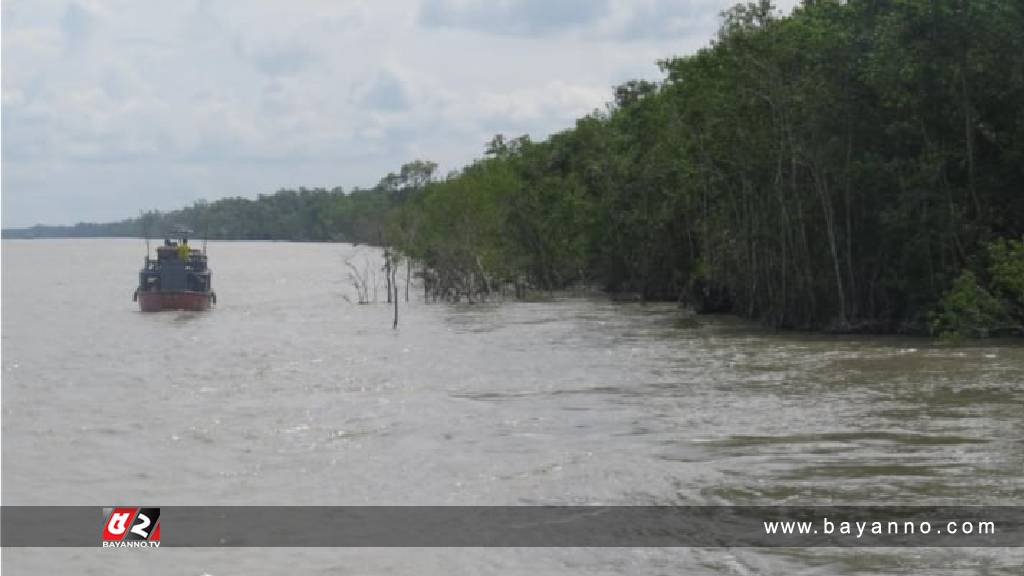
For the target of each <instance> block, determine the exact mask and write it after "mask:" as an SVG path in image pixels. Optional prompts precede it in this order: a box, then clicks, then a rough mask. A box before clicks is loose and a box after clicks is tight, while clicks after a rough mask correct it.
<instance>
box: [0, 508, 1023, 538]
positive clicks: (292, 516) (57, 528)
mask: <svg viewBox="0 0 1024 576" xmlns="http://www.w3.org/2000/svg"><path fill="white" fill-rule="evenodd" d="M147 504H150V505H151V504H152V503H147ZM826 519H827V520H828V521H829V522H831V524H832V529H833V533H832V534H825V533H824V531H825V530H826V523H825V520H826ZM771 522H810V523H811V524H810V527H811V529H812V530H814V531H815V532H813V533H806V534H783V533H781V532H778V531H777V533H776V534H768V533H766V527H765V523H771ZM844 522H846V523H849V524H848V525H847V526H848V527H850V529H851V533H850V534H842V533H841V531H842V528H843V523H844ZM858 522H861V523H866V524H864V530H863V533H862V534H860V535H859V536H858V531H859V526H858V524H857V523H858ZM874 522H881V523H882V526H883V529H888V528H889V524H888V523H889V522H895V523H897V525H898V526H899V527H900V530H901V531H902V530H904V529H905V528H906V527H907V526H913V528H914V530H913V531H914V533H913V534H907V533H902V532H901V533H899V534H886V533H883V534H881V535H875V534H871V529H872V526H873V524H872V523H874ZM949 522H955V523H956V527H957V528H960V527H963V526H964V525H965V523H967V524H969V525H970V526H971V527H972V530H973V531H974V533H972V534H964V533H962V532H961V533H957V534H950V533H948V531H947V525H948V523H949ZM989 522H990V523H991V525H992V527H994V530H995V533H994V534H992V533H980V530H981V529H980V528H979V526H981V523H989ZM102 524H103V514H102V507H98V506H97V507H91V506H3V507H2V509H0V544H2V545H3V546H4V547H25V546H49V547H53V546H64V547H68V546H71V547H78V546H87V547H96V546H100V543H101V536H102V531H103V526H102ZM925 525H927V526H928V527H929V529H930V531H929V533H927V534H922V533H921V532H922V529H921V528H922V527H923V526H925ZM160 526H161V546H173V547H235V546H239V547H240V546H246V547H701V548H705V547H706V548H713V547H822V546H841V547H859V546H875V547H917V546H937V547H1019V546H1022V545H1024V507H1021V506H945V507H937V506H909V507H908V506H904V507H891V506H872V507H860V506H858V507H854V506H830V507H803V506H801V507H796V506H322V507H318V506H174V507H164V508H161V513H160Z"/></svg>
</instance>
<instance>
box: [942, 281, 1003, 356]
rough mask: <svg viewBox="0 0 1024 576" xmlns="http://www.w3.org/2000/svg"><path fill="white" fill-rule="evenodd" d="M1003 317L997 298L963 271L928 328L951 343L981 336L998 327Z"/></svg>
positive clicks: (944, 297)
mask: <svg viewBox="0 0 1024 576" xmlns="http://www.w3.org/2000/svg"><path fill="white" fill-rule="evenodd" d="M1005 317H1006V310H1005V309H1004V308H1003V306H1002V304H1001V303H1000V302H999V300H997V299H995V298H994V297H992V295H991V294H989V293H988V291H987V290H985V289H984V288H983V287H981V286H980V285H979V284H978V279H977V278H976V277H975V276H974V273H973V272H971V271H970V270H964V271H963V273H961V274H960V277H959V278H957V279H956V281H954V282H953V287H952V288H950V289H949V291H947V292H946V293H945V295H943V297H942V299H941V300H940V301H939V304H938V307H937V309H936V310H935V311H934V312H933V314H932V315H931V329H932V333H934V334H938V335H939V337H940V338H942V339H944V340H948V341H953V342H958V341H960V340H963V339H964V338H983V337H986V336H988V335H989V334H990V333H991V332H992V331H993V330H995V329H997V328H998V327H999V326H1001V325H1002V323H1003V321H1004V319H1005Z"/></svg>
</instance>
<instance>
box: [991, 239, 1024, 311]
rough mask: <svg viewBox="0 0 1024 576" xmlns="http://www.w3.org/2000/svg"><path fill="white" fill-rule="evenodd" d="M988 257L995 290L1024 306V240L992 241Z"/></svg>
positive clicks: (1017, 304) (1019, 305)
mask: <svg viewBox="0 0 1024 576" xmlns="http://www.w3.org/2000/svg"><path fill="white" fill-rule="evenodd" d="M988 257H989V268H988V272H989V274H990V275H991V276H992V287H993V289H994V290H995V292H996V293H997V294H999V295H1001V296H1003V297H1004V298H1006V299H1007V300H1009V301H1010V302H1011V304H1012V305H1014V306H1016V307H1018V308H1020V307H1022V306H1024V241H1021V240H998V241H996V242H992V243H991V244H989V245H988Z"/></svg>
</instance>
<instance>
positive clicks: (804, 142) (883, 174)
mask: <svg viewBox="0 0 1024 576" xmlns="http://www.w3.org/2000/svg"><path fill="white" fill-rule="evenodd" d="M660 65H661V69H662V71H663V72H664V78H663V80H661V81H659V82H649V81H632V82H628V83H626V84H624V85H622V86H619V87H618V88H616V89H615V91H614V101H613V102H612V103H610V104H609V105H608V107H607V109H605V110H603V111H596V112H594V113H593V114H591V115H588V116H586V117H584V118H581V119H579V120H578V121H577V122H576V125H575V126H574V127H573V128H571V129H569V130H566V131H564V132H560V133H558V134H555V135H553V136H551V137H550V138H548V139H547V140H544V141H542V142H536V141H533V140H531V139H530V138H528V137H526V136H524V137H520V138H505V137H502V136H497V137H495V138H494V140H493V141H492V142H491V143H490V144H489V145H488V146H487V148H486V153H485V155H484V157H483V158H482V159H480V160H478V161H476V162H474V163H473V164H471V165H469V166H467V167H465V168H463V169H462V170H461V171H458V172H456V173H452V174H450V175H449V176H448V177H446V178H443V179H436V178H435V177H434V171H435V168H436V166H435V165H433V164H431V163H429V162H415V163H412V164H408V165H406V166H404V167H403V169H402V171H401V172H400V173H399V174H391V175H389V176H388V177H386V178H384V179H383V180H382V181H381V183H380V184H379V185H378V186H377V187H375V188H374V189H371V190H360V191H356V192H353V193H351V194H345V193H342V191H341V190H340V189H339V190H333V191H326V190H300V191H282V192H279V193H277V194H275V195H269V196H260V197H259V198H258V199H257V200H246V199H240V198H235V199H227V200H220V201H217V202H212V203H209V204H206V203H202V204H197V205H196V206H194V207H190V208H187V209H185V210H182V211H179V212H175V213H168V214H157V215H150V216H149V218H150V220H152V219H157V220H161V221H167V222H170V221H175V222H184V223H186V224H188V225H190V226H191V227H192V228H193V229H195V230H198V231H206V232H207V233H208V235H209V237H211V238H245V239H289V240H341V241H354V242H369V243H383V244H387V245H390V246H393V247H395V248H397V249H398V250H399V251H401V252H402V253H403V254H405V255H407V256H409V257H411V258H413V259H414V260H415V261H417V262H419V263H420V265H421V266H422V268H423V270H422V272H421V274H422V275H423V278H424V281H425V282H427V283H428V289H433V290H434V293H435V294H440V295H441V297H444V298H451V299H458V298H463V297H471V298H472V297H477V296H481V295H486V294H487V293H491V292H495V291H498V290H505V289H507V287H509V286H514V287H515V289H516V291H517V293H518V292H519V291H520V290H521V289H522V288H523V287H525V286H529V287H533V288H539V289H557V288H563V287H567V286H572V285H588V286H599V287H602V288H604V289H607V290H609V291H613V292H624V293H630V294H635V295H636V296H637V297H638V298H641V299H671V300H678V301H680V302H682V303H685V304H687V305H689V306H691V307H693V308H695V309H697V310H699V311H706V312H716V311H728V312H733V313H736V314H739V315H742V316H745V317H750V318H756V319H759V320H761V321H763V322H765V323H766V324H769V325H772V326H777V327H790V328H815V329H834V330H843V331H848V330H869V331H926V330H931V331H933V332H934V333H936V334H941V335H943V336H945V337H947V338H951V339H956V338H961V337H973V336H984V335H990V334H1005V333H1017V334H1019V333H1021V331H1022V328H1021V326H1022V325H1024V244H1022V243H1021V241H1020V238H1022V235H1024V4H1022V3H1020V2H1008V1H1005V0H971V1H966V0H876V1H870V2H869V1H856V0H850V1H848V2H840V1H835V0H818V1H812V0H807V1H805V2H804V4H803V5H802V6H801V7H799V8H797V9H796V10H795V11H794V12H793V14H792V15H791V16H788V17H780V16H779V15H778V14H777V13H776V12H775V11H774V10H773V9H772V7H771V6H770V5H769V3H767V2H759V3H752V4H746V5H739V6H736V7H735V8H733V9H731V10H729V11H727V12H726V13H725V14H724V22H723V25H722V28H721V30H720V32H719V34H718V36H717V38H716V39H715V40H714V41H713V42H712V43H711V45H710V46H708V47H707V48H705V49H702V50H700V51H699V52H697V53H696V54H693V55H691V56H685V57H678V58H671V59H668V60H664V61H662V62H660ZM143 221H146V220H145V218H143V219H139V220H132V221H125V222H122V223H119V224H113V225H106V226H108V228H106V230H107V232H106V234H105V235H109V234H111V232H123V233H124V235H129V232H128V231H129V230H131V232H130V234H131V235H136V234H138V226H139V224H140V222H143ZM81 226H86V228H83V229H81V230H77V232H81V233H89V232H90V231H93V230H94V229H93V228H88V226H99V225H81ZM68 230H70V231H72V232H75V231H76V230H75V229H68ZM95 235H99V234H95Z"/></svg>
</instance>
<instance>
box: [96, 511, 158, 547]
mask: <svg viewBox="0 0 1024 576" xmlns="http://www.w3.org/2000/svg"><path fill="white" fill-rule="evenodd" d="M103 547H104V548H159V547H160V509H159V508H104V509H103Z"/></svg>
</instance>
